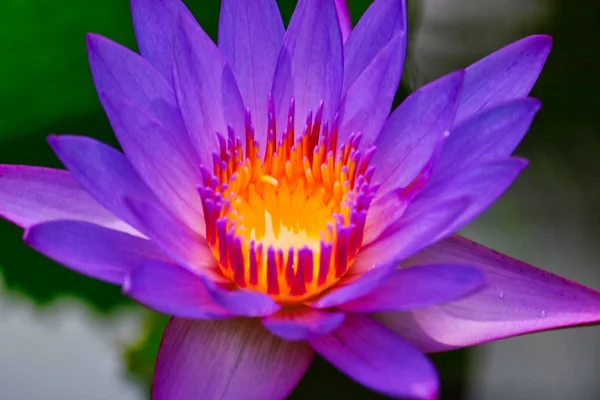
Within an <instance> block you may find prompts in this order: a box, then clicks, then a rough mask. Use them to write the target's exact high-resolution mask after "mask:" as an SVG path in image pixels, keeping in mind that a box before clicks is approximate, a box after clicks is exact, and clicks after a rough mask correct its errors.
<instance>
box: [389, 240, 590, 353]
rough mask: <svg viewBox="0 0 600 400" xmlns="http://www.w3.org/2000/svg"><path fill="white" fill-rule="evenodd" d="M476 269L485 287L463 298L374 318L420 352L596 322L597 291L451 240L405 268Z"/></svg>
mask: <svg viewBox="0 0 600 400" xmlns="http://www.w3.org/2000/svg"><path fill="white" fill-rule="evenodd" d="M430 263H461V264H470V265H473V266H476V267H477V268H479V269H480V270H482V271H483V272H484V273H485V275H486V279H487V287H486V288H484V289H483V290H481V291H479V292H477V293H475V294H473V295H471V296H468V297H466V298H464V299H461V300H458V301H454V302H451V303H447V304H443V305H440V306H434V307H429V308H425V309H422V310H413V311H411V312H397V313H382V314H380V315H378V319H380V320H381V321H382V322H384V323H385V324H386V325H388V326H389V327H391V328H392V329H393V330H394V331H396V332H398V333H399V334H401V335H402V336H403V337H405V338H406V339H407V340H409V341H410V342H411V343H413V344H414V345H416V346H418V347H419V348H420V349H422V350H423V351H427V352H437V351H445V350H450V349H455V348H459V347H464V346H471V345H475V344H479V343H484V342H488V341H491V340H496V339H502V338H506V337H510V336H515V335H521V334H524V333H530V332H535V331H541V330H547V329H555V328H561V327H568V326H576V325H584V324H591V323H598V322H599V321H600V293H598V292H596V291H594V290H592V289H588V288H586V287H583V286H581V285H579V284H577V283H574V282H570V281H568V280H566V279H564V278H561V277H559V276H556V275H553V274H550V273H548V272H545V271H542V270H540V269H537V268H535V267H533V266H531V265H528V264H525V263H523V262H520V261H517V260H515V259H512V258H510V257H508V256H505V255H503V254H500V253H497V252H495V251H493V250H490V249H488V248H486V247H484V246H481V245H479V244H477V243H474V242H471V241H470V240H467V239H464V238H462V237H460V236H452V237H450V238H448V239H446V240H444V241H442V242H439V243H437V244H435V245H433V246H430V247H429V248H427V249H425V250H424V251H422V252H420V253H418V254H416V255H415V256H414V257H412V258H411V259H409V260H406V262H405V264H406V265H407V266H410V265H421V264H430Z"/></svg>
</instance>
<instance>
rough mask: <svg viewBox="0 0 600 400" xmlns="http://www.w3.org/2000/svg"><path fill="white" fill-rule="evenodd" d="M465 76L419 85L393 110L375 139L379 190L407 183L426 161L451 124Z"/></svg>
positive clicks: (460, 72)
mask: <svg viewBox="0 0 600 400" xmlns="http://www.w3.org/2000/svg"><path fill="white" fill-rule="evenodd" d="M463 77H464V71H457V72H455V73H452V74H450V75H447V76H445V77H442V78H440V79H438V80H436V81H434V82H432V83H430V84H428V85H426V86H424V87H422V88H420V89H419V90H417V91H416V92H414V93H413V94H411V95H410V96H408V98H407V99H406V100H404V102H403V103H402V104H400V106H399V107H398V108H397V109H396V110H395V111H394V112H393V113H392V115H391V116H390V118H389V119H388V121H387V122H386V124H385V125H384V127H383V130H382V132H381V134H380V135H379V137H378V138H377V141H376V142H375V145H376V146H377V152H376V153H375V155H374V157H373V163H374V164H375V165H376V170H375V175H374V177H373V179H374V180H375V181H378V182H381V183H382V187H381V188H380V190H379V193H386V192H387V191H389V190H390V189H393V188H395V187H404V186H407V185H408V184H409V183H410V182H411V181H412V180H413V179H414V178H415V176H416V175H417V174H418V172H419V171H420V170H421V169H422V168H423V166H424V165H425V164H426V163H427V161H428V160H429V158H430V157H431V154H432V153H433V151H434V149H435V147H436V145H437V143H438V142H439V140H440V138H441V137H443V135H444V132H446V131H447V130H449V129H450V127H451V126H452V123H453V121H454V115H455V113H456V107H457V106H458V100H459V98H460V91H461V87H462V82H463Z"/></svg>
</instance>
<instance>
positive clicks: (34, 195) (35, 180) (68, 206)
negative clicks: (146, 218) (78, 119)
mask: <svg viewBox="0 0 600 400" xmlns="http://www.w3.org/2000/svg"><path fill="white" fill-rule="evenodd" d="M0 215H1V216H2V217H3V218H6V219H8V220H10V221H12V222H13V223H15V224H17V225H19V226H20V227H22V228H29V227H30V226H32V225H36V224H40V223H43V222H48V221H55V220H59V219H68V220H75V221H85V222H90V223H93V224H96V225H100V226H104V227H106V228H110V229H115V230H118V231H123V232H127V233H130V234H132V235H136V236H140V235H141V234H140V233H139V232H137V231H136V230H135V229H134V228H132V227H131V226H129V225H127V224H126V223H125V222H123V221H121V220H120V219H118V218H117V217H115V216H114V215H113V214H111V213H110V212H109V211H108V210H106V209H105V208H104V207H102V206H101V205H100V204H98V202H97V201H96V200H94V199H93V198H92V196H90V195H89V193H88V192H86V191H85V190H84V189H83V188H82V187H81V185H80V184H79V183H77V181H76V180H75V179H74V178H73V175H72V174H71V173H70V172H69V171H63V170H58V169H51V168H43V167H30V166H25V165H0Z"/></svg>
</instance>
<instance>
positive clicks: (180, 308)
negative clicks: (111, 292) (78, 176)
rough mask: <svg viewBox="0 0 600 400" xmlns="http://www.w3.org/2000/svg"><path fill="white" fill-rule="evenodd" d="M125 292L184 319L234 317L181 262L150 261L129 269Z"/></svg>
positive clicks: (149, 305) (147, 304)
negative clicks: (217, 302) (215, 300)
mask: <svg viewBox="0 0 600 400" xmlns="http://www.w3.org/2000/svg"><path fill="white" fill-rule="evenodd" d="M123 293H125V294H127V295H128V296H130V297H132V298H134V299H135V300H137V301H139V302H140V303H142V304H144V305H145V306H148V307H150V308H151V309H153V310H156V311H159V312H162V313H165V314H168V315H173V316H176V317H181V318H194V319H215V318H223V317H227V316H230V315H231V314H229V313H228V312H227V311H226V310H225V309H224V308H223V307H221V306H219V305H218V304H215V302H214V301H213V300H212V298H211V297H210V295H209V294H208V291H207V290H206V288H205V287H204V283H203V282H202V279H200V277H199V276H198V275H196V274H194V273H192V272H190V271H189V270H188V269H186V268H183V267H180V266H179V265H175V264H169V263H166V262H161V261H147V262H145V263H143V264H142V265H139V266H137V267H136V268H134V269H133V270H131V271H130V272H129V274H128V275H127V276H126V278H125V283H124V285H123Z"/></svg>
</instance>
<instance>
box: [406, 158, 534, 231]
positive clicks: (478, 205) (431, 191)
mask: <svg viewBox="0 0 600 400" xmlns="http://www.w3.org/2000/svg"><path fill="white" fill-rule="evenodd" d="M526 166H527V161H526V160H523V159H521V158H516V157H515V158H504V159H501V160H494V161H489V162H485V163H483V164H480V165H476V166H473V167H471V168H470V169H468V170H467V171H463V172H462V173H460V174H459V175H456V176H455V177H453V178H451V179H445V180H441V181H438V182H434V183H432V184H431V186H427V187H425V188H424V189H423V190H422V191H421V192H420V193H419V194H418V195H417V197H416V198H415V199H414V200H413V201H412V202H411V203H410V205H409V206H408V208H407V209H406V212H405V213H404V214H403V215H402V217H401V219H402V218H409V219H410V218H414V217H415V216H417V215H419V214H422V213H423V212H425V210H427V209H428V208H429V207H432V206H434V205H435V204H439V203H444V202H446V201H451V200H454V199H459V198H465V197H470V198H471V199H472V200H473V201H472V202H471V203H470V204H469V207H468V208H466V209H465V210H464V212H463V213H462V214H461V215H460V217H459V218H457V219H456V220H455V221H454V222H453V223H452V224H451V225H448V226H447V227H446V228H445V229H444V230H442V231H440V232H439V235H438V236H437V237H436V238H435V239H434V240H440V239H442V238H443V237H445V236H448V235H450V234H452V233H454V232H456V231H457V230H459V229H460V228H462V227H463V226H464V225H465V224H467V223H469V222H471V221H472V220H473V219H475V217H477V216H478V215H479V214H480V213H481V212H483V211H484V210H485V209H486V208H488V207H489V206H490V205H491V204H492V203H493V202H495V201H496V200H497V199H498V197H500V196H501V195H502V193H504V192H505V191H506V189H508V187H509V186H510V185H511V184H512V183H513V181H514V180H515V179H516V178H517V176H519V174H520V173H521V171H523V169H524V168H525V167H526Z"/></svg>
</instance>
